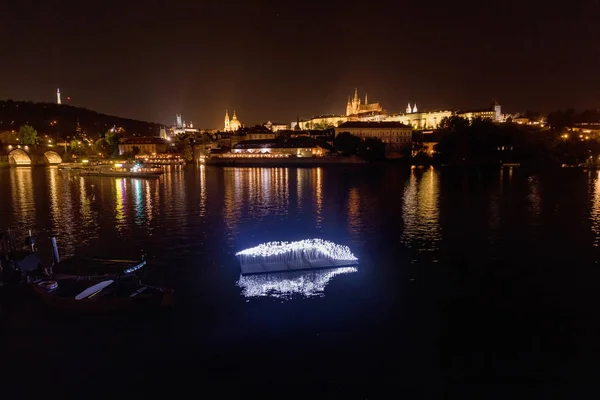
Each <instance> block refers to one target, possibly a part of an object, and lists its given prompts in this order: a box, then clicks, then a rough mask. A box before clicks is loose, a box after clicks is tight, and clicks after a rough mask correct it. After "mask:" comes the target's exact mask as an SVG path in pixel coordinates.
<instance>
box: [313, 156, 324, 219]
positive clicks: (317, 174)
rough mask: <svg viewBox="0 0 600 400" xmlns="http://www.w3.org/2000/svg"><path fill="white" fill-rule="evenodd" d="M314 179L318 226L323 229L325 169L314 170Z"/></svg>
mask: <svg viewBox="0 0 600 400" xmlns="http://www.w3.org/2000/svg"><path fill="white" fill-rule="evenodd" d="M313 178H314V179H313V182H312V185H313V190H314V198H315V215H316V218H315V219H316V223H317V224H316V226H317V228H321V227H322V226H323V169H322V168H320V167H319V168H315V169H313Z"/></svg>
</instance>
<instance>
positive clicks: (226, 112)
mask: <svg viewBox="0 0 600 400" xmlns="http://www.w3.org/2000/svg"><path fill="white" fill-rule="evenodd" d="M223 130H224V131H225V132H229V112H228V111H227V110H225V127H224V128H223Z"/></svg>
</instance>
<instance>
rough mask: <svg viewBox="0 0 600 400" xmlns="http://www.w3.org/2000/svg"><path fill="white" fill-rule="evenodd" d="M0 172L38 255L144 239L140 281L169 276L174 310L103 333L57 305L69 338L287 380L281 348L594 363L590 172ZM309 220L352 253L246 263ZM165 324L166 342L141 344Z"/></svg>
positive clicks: (297, 361) (395, 360) (595, 234)
mask: <svg viewBox="0 0 600 400" xmlns="http://www.w3.org/2000/svg"><path fill="white" fill-rule="evenodd" d="M0 188H1V190H0V228H2V229H6V228H11V229H14V230H15V231H16V232H17V233H18V234H22V235H24V234H25V233H26V232H27V230H29V229H32V230H33V232H34V233H35V235H36V236H37V238H38V242H39V247H40V249H41V251H42V252H43V253H44V257H45V260H47V261H49V259H50V246H49V243H50V242H49V238H50V237H52V236H56V237H57V240H58V243H59V248H60V252H61V256H62V257H70V256H73V255H104V256H111V257H112V256H114V257H122V256H125V257H136V256H137V255H138V254H139V253H140V252H141V251H142V250H143V251H144V252H145V253H146V254H147V256H148V259H149V264H148V268H147V270H146V271H145V275H144V278H145V279H146V281H148V282H150V283H154V284H157V285H168V286H171V287H173V288H174V289H175V291H176V295H177V297H176V300H177V307H176V311H175V312H174V313H173V314H172V315H171V316H170V317H169V318H170V320H169V322H168V323H165V322H164V321H163V322H160V323H158V322H156V321H155V320H152V319H151V320H150V321H146V320H144V321H143V322H142V321H138V322H136V323H135V324H136V325H135V327H134V328H132V326H131V325H122V326H121V325H113V324H112V323H111V324H108V325H105V326H104V327H105V328H106V326H111V328H110V331H108V332H107V331H106V330H103V329H102V328H99V327H97V326H94V324H95V323H96V322H92V323H90V324H92V325H91V326H94V328H89V332H88V335H91V336H85V337H89V338H90V339H83V338H82V336H80V335H75V334H74V333H73V332H74V330H73V328H74V326H73V325H70V324H68V323H66V322H64V321H63V322H61V323H56V324H55V325H53V328H52V329H55V330H56V332H61V334H60V335H59V334H57V337H56V338H54V339H53V340H55V341H58V342H60V343H62V344H61V346H63V348H69V347H70V346H75V345H74V343H77V346H79V347H80V346H85V345H87V342H85V340H92V339H91V338H94V339H93V340H94V341H95V343H104V341H105V340H106V341H107V343H113V342H114V341H115V340H117V339H114V338H112V339H106V337H113V336H115V337H119V338H121V339H118V340H117V341H119V340H121V341H122V343H121V342H119V343H121V345H122V346H125V344H123V343H130V342H128V340H130V341H135V342H136V343H143V344H139V347H135V346H134V348H135V350H131V351H132V352H133V353H127V354H130V355H131V357H142V359H148V360H154V361H155V360H164V359H166V358H169V359H172V358H175V359H177V360H179V361H181V362H183V363H187V362H192V361H191V360H196V357H200V355H199V354H200V353H202V357H205V358H206V359H210V360H211V363H213V364H212V365H213V368H211V369H210V374H213V375H214V376H213V375H211V376H213V377H214V378H215V379H221V378H222V377H223V376H224V375H226V373H225V372H223V371H222V370H221V372H222V373H223V376H221V375H219V374H220V373H221V372H218V371H220V370H219V368H232V367H231V364H230V363H237V364H236V367H235V368H240V369H243V370H244V371H245V372H244V373H245V374H250V375H248V376H246V375H243V374H242V375H243V376H242V375H240V377H239V379H240V382H242V381H244V382H245V379H248V380H252V379H255V378H257V379H258V377H259V376H261V371H260V368H264V369H266V370H268V371H269V374H275V375H274V376H277V377H278V378H277V379H284V380H285V379H288V378H289V379H291V378H290V376H288V375H286V374H285V373H284V371H281V370H280V369H279V368H278V367H276V366H275V364H278V363H279V364H285V365H287V364H288V363H291V364H290V365H295V367H294V368H299V369H300V370H302V371H305V372H306V371H309V372H306V373H308V374H309V375H311V374H312V375H311V376H313V379H317V378H315V377H316V376H322V375H323V374H329V375H328V376H330V379H331V380H332V381H333V382H337V383H339V384H340V385H344V384H346V383H347V382H352V381H354V380H357V379H361V378H362V379H364V380H365V382H367V383H369V384H372V385H375V383H376V382H380V381H381V382H388V383H389V382H393V381H394V379H406V380H407V381H412V384H414V385H418V384H420V383H422V384H423V385H424V387H429V388H431V387H433V386H430V385H429V383H428V382H429V380H430V381H431V382H436V383H438V384H442V383H447V382H451V381H453V380H463V379H473V380H475V381H477V382H483V383H486V382H487V383H501V382H505V381H506V382H508V381H510V380H511V379H513V378H514V379H516V380H518V379H525V381H527V382H539V381H543V380H545V379H550V377H553V376H554V377H557V379H559V380H560V379H562V380H567V381H569V382H570V381H572V380H574V379H575V380H576V379H579V378H581V379H583V378H582V377H585V376H588V374H592V373H593V372H597V369H596V368H595V367H594V366H595V365H597V362H594V357H593V354H597V353H594V352H595V351H597V350H598V348H599V347H598V346H597V345H596V342H597V337H596V335H594V334H593V332H598V329H599V328H600V324H599V323H598V317H597V315H596V314H597V311H596V308H597V304H600V303H599V301H598V300H600V298H599V297H600V296H599V293H600V273H599V271H600V265H599V263H598V259H599V258H598V257H599V256H600V248H599V244H600V179H599V174H598V172H585V171H581V170H561V171H559V172H558V173H557V174H531V173H527V172H526V171H523V170H519V169H515V170H512V169H510V170H509V169H506V170H502V171H501V170H493V171H487V172H470V173H466V172H461V173H458V172H452V171H448V170H436V169H422V170H420V169H416V170H409V169H407V168H400V167H398V168H396V167H389V168H376V167H374V168H368V167H367V168H364V167H358V168H357V167H335V168H313V169H308V168H307V169H303V168H299V169H295V168H273V169H270V168H264V169H263V168H217V167H210V166H186V167H169V168H167V169H166V170H165V174H164V175H163V176H161V178H160V179H158V180H137V179H114V178H99V177H80V176H78V174H77V173H76V172H75V171H61V170H58V169H56V168H12V169H2V170H0ZM305 238H322V239H327V240H331V241H334V242H336V243H338V244H344V245H347V246H349V247H350V248H351V250H352V251H353V252H354V253H355V254H356V255H357V257H358V258H359V259H360V265H359V266H358V268H357V269H356V270H331V271H321V272H318V273H299V274H295V275H291V276H281V275H277V276H267V277H264V276H263V277H252V278H240V275H239V265H238V264H237V262H236V259H235V257H234V254H235V252H237V251H239V250H243V249H245V248H247V247H251V246H255V245H258V244H260V243H263V242H268V241H280V240H286V241H289V240H299V239H305ZM49 323H50V322H48V321H46V322H43V323H41V324H42V325H43V324H49ZM120 323H122V324H125V322H122V321H121V322H120ZM128 323H130V324H131V323H132V322H128ZM65 326H68V327H69V328H68V329H67V328H64V327H65ZM117 326H121V328H118V327H117ZM123 326H127V328H123ZM142 326H143V327H144V328H141V327H142ZM35 329H37V328H35ZM39 329H44V328H43V327H41V328H39ZM77 329H80V328H77ZM132 329H133V331H135V332H137V333H136V334H135V335H134V334H131V337H129V336H127V335H129V334H130V333H124V332H132ZM165 329H166V330H165ZM150 331H152V332H155V331H156V332H158V331H160V332H161V333H160V335H159V334H158V333H155V334H156V335H159V336H158V337H154V336H152V337H151V335H150V334H149V333H148V332H150ZM90 332H96V333H90ZM97 332H102V333H97ZM115 332H117V333H115ZM119 332H120V333H119ZM141 332H143V333H141ZM15 335H16V334H15ZM119 335H120V336H119ZM17 336H18V335H17ZM124 337H127V338H125V339H124ZM167 337H168V338H169V339H168V340H167V339H165V338H167ZM174 337H175V338H177V339H174ZM82 341H84V342H82ZM148 341H150V342H152V344H151V345H149V344H148ZM159 342H160V343H161V346H162V347H161V348H165V346H167V344H165V343H166V342H167V343H170V344H169V345H168V346H170V347H168V346H167V347H168V348H169V350H168V351H167V350H164V351H162V352H158V353H156V354H153V355H151V356H149V355H147V354H146V353H145V351H146V349H147V347H144V346H154V347H156V346H157V343H159ZM24 346H25V345H24ZM104 346H105V348H104V350H105V352H103V353H102V354H101V353H100V350H99V352H98V353H97V354H96V353H94V355H90V356H89V357H96V358H95V360H96V362H97V364H98V365H99V367H98V368H103V367H102V366H108V365H109V364H110V365H112V363H113V361H111V360H112V359H111V358H110V357H109V356H108V355H107V354H113V353H111V351H110V350H106V349H108V348H109V347H106V346H109V345H108V344H105V345H104ZM119 348H121V347H119ZM217 349H220V350H217ZM21 350H22V349H21ZM90 351H91V350H90ZM220 351H222V352H227V356H223V354H221V353H219V352H220ZM58 354H60V355H58ZM77 354H78V353H77ZM140 354H144V355H143V356H141V355H140ZM167 354H168V356H167ZM233 354H236V357H239V358H237V359H235V361H230V360H233V357H234V356H233ZM55 356H56V357H59V358H60V359H61V360H62V361H64V362H70V361H72V359H74V358H76V357H77V356H76V352H75V351H73V353H70V352H69V351H66V352H60V353H57V354H55ZM113 356H114V357H121V356H115V355H114V354H113ZM122 357H125V356H122ZM120 359H121V358H120ZM126 360H129V358H127V359H125V358H122V361H123V363H125V364H124V365H129V364H127V362H128V361H126ZM274 360H277V361H274ZM309 360H310V361H309ZM247 363H257V364H256V365H260V366H261V367H260V368H256V369H254V368H251V370H248V369H247V368H246V367H245V366H247V365H248V364H247ZM272 363H275V364H272ZM279 364H278V365H279ZM107 368H108V367H107ZM148 368H149V367H148ZM182 368H183V367H182ZM75 369H76V368H75V367H73V371H71V372H70V373H73V374H77V373H79V372H77V371H75ZM143 371H145V372H143V373H144V374H147V373H150V372H148V370H147V369H143ZM236 371H237V370H236ZM238 372H239V371H238ZM139 373H140V374H142V372H139ZM303 373H304V372H303ZM140 376H141V375H140ZM236 377H237V375H236ZM424 377H427V378H426V379H425V378H424ZM511 377H512V378H511ZM140 379H142V378H140ZM236 379H237V378H236ZM274 379H275V378H274ZM345 382H346V383H345Z"/></svg>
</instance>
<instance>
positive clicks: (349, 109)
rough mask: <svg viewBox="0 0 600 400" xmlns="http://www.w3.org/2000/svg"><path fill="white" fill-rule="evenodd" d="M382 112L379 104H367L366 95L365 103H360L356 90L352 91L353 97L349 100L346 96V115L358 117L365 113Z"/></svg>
mask: <svg viewBox="0 0 600 400" xmlns="http://www.w3.org/2000/svg"><path fill="white" fill-rule="evenodd" d="M381 112H383V108H381V106H380V105H379V103H371V104H369V100H368V97H367V95H366V94H365V102H364V103H361V101H360V98H359V97H358V89H354V97H353V98H352V100H350V96H348V104H346V115H347V116H350V115H358V116H360V115H361V114H365V113H381Z"/></svg>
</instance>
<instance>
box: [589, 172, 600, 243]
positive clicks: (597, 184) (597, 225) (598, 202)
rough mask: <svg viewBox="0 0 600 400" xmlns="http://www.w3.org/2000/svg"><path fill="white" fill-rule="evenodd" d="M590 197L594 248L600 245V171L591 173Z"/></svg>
mask: <svg viewBox="0 0 600 400" xmlns="http://www.w3.org/2000/svg"><path fill="white" fill-rule="evenodd" d="M589 177H590V192H591V193H590V197H591V199H592V207H591V210H590V220H591V223H592V232H593V233H594V238H593V240H594V247H598V246H599V245H600V171H598V172H594V173H592V172H590V173H589Z"/></svg>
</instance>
